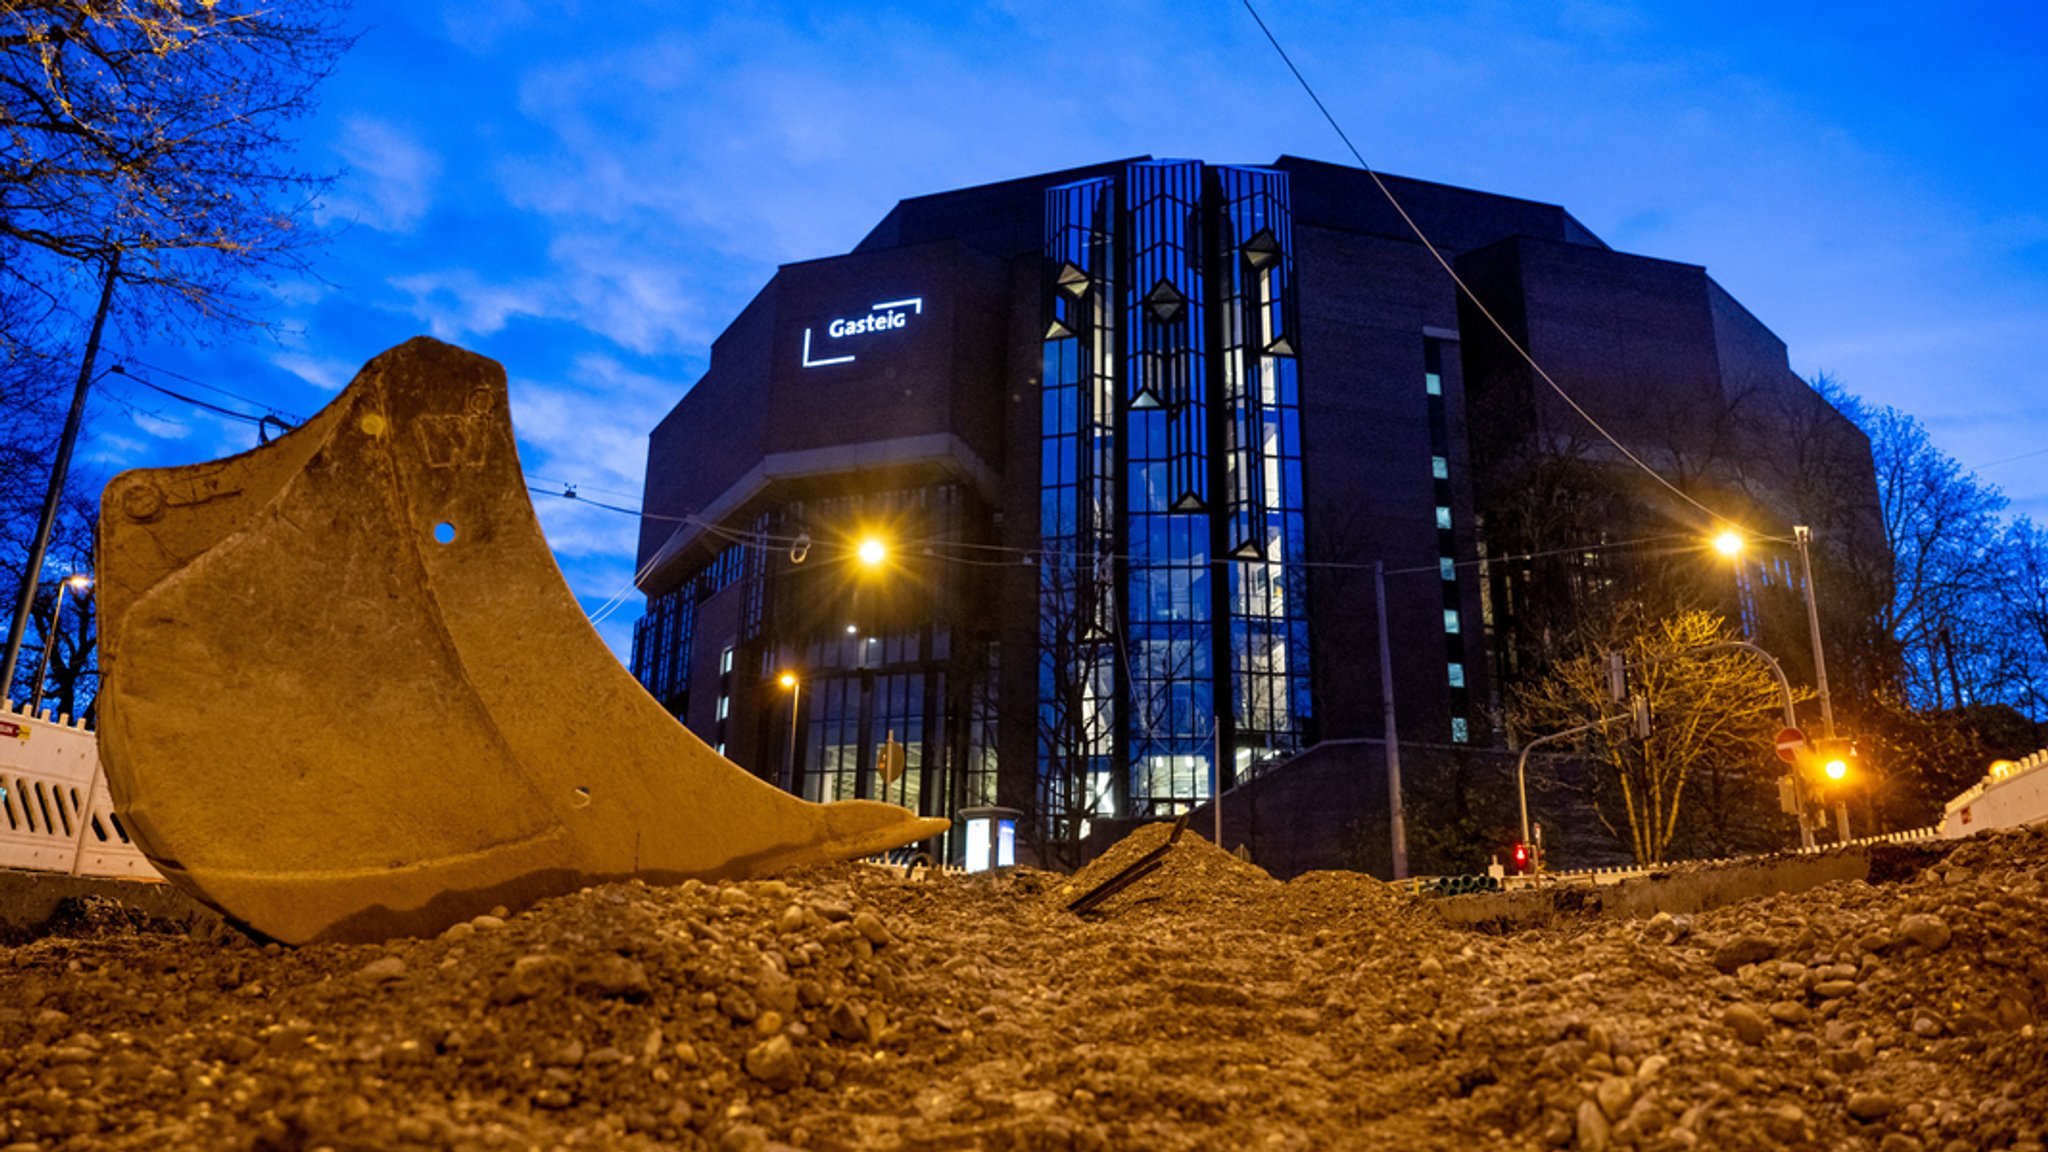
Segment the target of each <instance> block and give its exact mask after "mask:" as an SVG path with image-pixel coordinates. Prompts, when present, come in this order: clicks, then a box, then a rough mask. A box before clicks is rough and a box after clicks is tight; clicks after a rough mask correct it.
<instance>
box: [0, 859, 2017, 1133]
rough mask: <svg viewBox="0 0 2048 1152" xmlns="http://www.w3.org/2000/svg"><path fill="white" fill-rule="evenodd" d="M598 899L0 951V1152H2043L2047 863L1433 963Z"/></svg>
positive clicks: (1234, 939)
mask: <svg viewBox="0 0 2048 1152" xmlns="http://www.w3.org/2000/svg"><path fill="white" fill-rule="evenodd" d="M1163 835H1164V832H1163V830H1161V829H1157V828H1147V829H1142V830H1140V831H1139V832H1137V833H1135V834H1133V835H1132V836H1131V837H1130V838H1129V839H1127V840H1126V841H1124V842H1123V843H1122V844H1119V845H1117V846H1116V847H1115V848H1113V849H1112V850H1111V852H1110V853H1109V854H1108V855H1107V856H1105V857H1104V858H1103V859H1102V860H1099V861H1097V862H1096V863H1095V864H1094V865H1091V866H1090V868H1088V869H1087V870H1084V872H1083V873H1081V874H1079V875H1077V876H1074V877H1060V876H1053V875H1049V874H1045V873H1037V872H1030V871H1017V872H1012V873H1008V874H1004V875H984V876H977V877H966V878H962V877H929V876H925V875H923V874H921V875H920V878H919V879H916V880H906V879H904V878H902V877H901V876H900V875H898V874H897V873H895V872H892V871H887V870H883V869H878V868H872V867H868V866H860V865H846V866H840V867H835V868H829V869H821V870H815V871H811V872H806V873H802V874H798V875H792V876H788V877H785V878H783V879H781V880H770V881H755V882H746V883H730V884H700V883H687V884H683V885H680V886H677V887H671V888H656V887H648V886H645V885H642V884H639V883H625V884H614V885H606V886H603V887H597V888H591V889H586V890H584V891H582V892H579V893H576V894H574V895H570V896H566V897H562V898H559V899H555V900H550V901H546V902H543V903H542V904H540V905H537V906H535V907H533V908H530V909H525V910H520V911H518V912H517V913H516V914H515V913H514V912H512V911H510V910H504V911H503V914H494V915H491V916H484V917H478V918H477V919H476V920H475V921H473V922H470V923H466V924H461V925H457V926H456V927H454V928H451V929H449V930H448V931H447V932H444V933H442V934H441V935H440V936H438V937H435V938H433V939H422V940H396V941H392V942H390V943H388V944H385V945H382V946H359V945H357V946H350V945H320V946H312V947H306V948H300V949H295V950H286V949H280V948H278V947H276V946H274V945H272V946H264V945H258V944H255V943H252V942H250V941H247V940H244V939H241V938H239V937H232V936H231V937H227V938H224V939H215V940H200V939H194V938H189V937H186V936H183V935H178V934H173V933H170V932H165V931H161V930H155V929H152V927H151V925H149V924H146V923H137V922H135V921H134V920H133V918H125V917H121V916H117V915H103V916H86V917H81V918H74V920H73V921H71V922H68V927H66V928H65V929H64V934H57V935H49V936H45V937H44V938H42V939H38V940H34V941H30V942H28V943H25V944H21V945H18V946H15V947H11V948H4V949H0V1149H5V1150H6V1152H29V1150H51V1152H54V1150H56V1149H99V1148H133V1149H145V1148H146V1149H167V1148H168V1149H177V1148H204V1149H234V1150H240V1149H247V1150H252V1152H285V1150H312V1149H321V1148H330V1149H335V1150H337V1152H342V1150H350V1149H522V1150H523V1149H528V1148H543V1149H553V1148H570V1149H574V1148H624V1149H651V1148H682V1149H707V1150H717V1152H780V1150H783V1149H789V1148H799V1149H825V1150H833V1149H847V1150H851V1149H893V1150H902V1152H927V1150H929V1152H937V1150H941V1149H974V1148H981V1149H990V1150H995V1149H1073V1150H1093V1149H1101V1150H1109V1149H1134V1148H1145V1149H1190V1150H1192V1149H1213V1148H1233V1149H1237V1148H1248V1149H1273V1150H1290V1149H1304V1150H1305V1149H1327V1148H1374V1147H1398V1148H1442V1149H1453V1148H1503V1149H1505V1148H1517V1149H1520V1148H1580V1149H1608V1148H1642V1149H1691V1148H1765V1147H1777V1146H1784V1145H1797V1146H1809V1147H1828V1148H1844V1149H1869V1150H1874V1152H1910V1150H1912V1149H1938V1150H1943V1152H1951V1150H1955V1149H1978V1148H2007V1149H2014V1150H2017V1152H2043V1141H2044V1137H2048V1035H2044V1033H2043V1029H2044V1028H2048V1020H2044V1019H2043V1016H2044V1012H2048V831H2021V832H2010V833H2002V834H1997V835H1993V836H1989V837H1980V838H1978V839H1974V840H1971V841H1967V842H1965V843H1963V844H1962V845H1961V846H1960V847H1958V848H1956V849H1955V850H1954V851H1952V852H1950V853H1948V854H1947V855H1946V856H1945V857H1944V856H1941V855H1939V854H1931V855H1930V857H1929V862H1928V863H1927V864H1925V866H1923V867H1919V868H1917V869H1902V870H1901V873H1902V874H1901V876H1900V877H1899V878H1898V879H1897V880H1896V881H1894V882H1890V883H1884V884H1874V885H1873V884H1865V883H1860V882H1859V883H1838V884H1833V885H1829V886H1827V887H1824V888H1819V889H1815V890H1813V891H1809V892H1804V893H1800V894H1798V895H1796V896H1776V897H1770V898H1766V899H1759V900H1753V901H1749V902H1746V903H1742V904H1738V905H1734V906H1730V907H1726V908H1722V909H1718V910H1715V911H1712V912H1706V913H1702V914H1699V915H1696V916H1691V917H1659V918H1657V919H1655V920H1650V921H1644V922H1641V923H1629V922H1613V921H1598V920H1570V919H1567V920H1561V921H1559V922H1558V923H1556V924H1554V925H1553V926H1551V927H1548V928H1545V929H1542V930H1540V931H1524V932H1519V933H1516V934H1513V935H1506V936H1494V935H1481V934H1476V933H1470V932H1463V931H1457V930H1453V929H1451V928H1448V927H1446V926H1445V925H1444V924H1443V923H1442V922H1441V921H1440V920H1438V919H1437V918H1436V917H1435V916H1434V915H1433V913H1432V912H1431V911H1430V910H1429V908H1428V906H1427V904H1424V903H1418V902H1416V901H1413V900H1411V899H1409V898H1407V897H1405V896H1402V895H1400V894H1399V893H1397V892H1395V891H1394V890H1392V889H1391V888H1389V887H1387V886H1385V885H1382V884H1379V883H1377V882H1375V881H1373V880H1371V879H1370V878H1367V877H1364V876H1359V875H1354V874H1345V873H1315V874H1311V875H1308V876H1304V877H1301V878H1300V879H1297V880H1295V881H1293V882H1290V883H1286V884H1282V883H1279V882H1277V881H1275V880H1273V879H1272V878H1270V877H1269V876H1267V875H1266V874H1265V873H1264V872H1261V871H1260V870H1258V869H1257V868H1255V867H1252V866H1251V865H1249V864H1246V863H1244V862H1242V861H1240V860H1238V859H1237V858H1235V857H1233V856H1230V855H1228V854H1225V853H1222V852H1219V851H1216V850H1215V849H1213V848H1212V847H1210V846H1209V845H1208V844H1206V843H1205V842H1202V841H1200V840H1199V839H1197V838H1195V837H1192V836H1189V837H1184V838H1183V839H1182V841H1181V843H1180V844H1179V845H1178V846H1177V847H1175V848H1174V849H1173V850H1172V851H1171V852H1170V853H1169V854H1168V855H1167V857H1166V859H1165V862H1164V865H1163V866H1162V867H1161V868H1160V869H1159V870H1158V871H1157V872H1155V873H1154V874H1152V875H1151V876H1149V877H1146V878H1145V879H1143V880H1141V881H1139V882H1138V883H1137V884H1135V885H1134V886H1132V887H1131V888H1130V889H1128V890H1127V891H1125V892H1124V893H1122V894H1120V895H1118V896H1116V897H1114V898H1112V899H1111V900H1110V901H1109V902H1108V903H1107V904H1106V905H1104V907H1103V908H1102V909H1101V910H1100V912H1099V913H1097V914H1093V915H1090V916H1088V917H1076V916H1074V915H1072V914H1070V913H1068V912H1067V911H1065V905H1066V903H1067V902H1068V901H1069V900H1071V899H1072V898H1073V897H1074V896H1075V895H1078V894H1079V893H1080V892H1081V891H1084V890H1086V888H1088V887H1089V886H1091V885H1092V884H1093V883H1094V882H1096V881H1098V880H1100V879H1101V878H1102V877H1104V876H1106V875H1108V874H1109V873H1111V872H1113V871H1114V870H1115V869H1116V868H1118V867H1120V866H1121V865H1122V864H1124V863H1127V862H1129V861H1130V860H1132V859H1135V858H1136V857H1137V856H1139V855H1141V854H1143V853H1144V852H1145V851H1147V850H1148V849H1150V848H1151V847H1153V846H1154V845H1156V844H1157V843H1158V841H1159V839H1160V838H1161V837H1162V836H1163Z"/></svg>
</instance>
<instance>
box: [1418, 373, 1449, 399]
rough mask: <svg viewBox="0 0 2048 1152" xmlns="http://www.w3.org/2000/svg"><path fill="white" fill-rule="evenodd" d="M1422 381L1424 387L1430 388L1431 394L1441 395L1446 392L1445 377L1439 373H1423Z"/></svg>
mask: <svg viewBox="0 0 2048 1152" xmlns="http://www.w3.org/2000/svg"><path fill="white" fill-rule="evenodd" d="M1422 383H1423V386H1424V387H1426V388H1428V389H1429V394H1430V395H1431V396H1441V395H1443V394H1444V378H1443V377H1441V376H1439V375H1437V374H1436V373H1434V372H1425V373H1423V374H1422Z"/></svg>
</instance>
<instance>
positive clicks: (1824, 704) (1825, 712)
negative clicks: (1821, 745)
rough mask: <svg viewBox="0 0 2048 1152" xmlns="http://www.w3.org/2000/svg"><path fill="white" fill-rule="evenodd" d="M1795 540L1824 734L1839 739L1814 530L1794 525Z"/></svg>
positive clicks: (1793, 537)
mask: <svg viewBox="0 0 2048 1152" xmlns="http://www.w3.org/2000/svg"><path fill="white" fill-rule="evenodd" d="M1792 539H1793V540H1795V541H1797V542H1798V544H1799V577H1800V579H1799V582H1800V583H1801V584H1803V585H1805V587H1806V630H1807V632H1808V633H1809V634H1810V635H1811V636H1812V637H1813V686H1814V690H1815V691H1817V692H1819V693H1820V723H1821V735H1822V736H1823V737H1824V738H1825V739H1828V740H1833V739H1834V738H1835V705H1834V701H1833V699H1832V698H1831V697H1830V696H1829V695H1828V662H1827V657H1826V656H1824V655H1822V654H1821V648H1820V609H1818V608H1816V607H1815V606H1814V602H1813V557H1812V556H1810V555H1808V554H1807V545H1808V543H1809V542H1811V541H1812V539H1813V529H1811V528H1809V527H1807V526H1806V525H1804V524H1795V525H1793V526H1792Z"/></svg>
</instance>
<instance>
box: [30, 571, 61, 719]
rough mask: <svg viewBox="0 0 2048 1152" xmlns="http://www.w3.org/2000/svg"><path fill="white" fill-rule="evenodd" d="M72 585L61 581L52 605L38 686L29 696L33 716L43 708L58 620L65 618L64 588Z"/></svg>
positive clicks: (38, 673)
mask: <svg viewBox="0 0 2048 1152" xmlns="http://www.w3.org/2000/svg"><path fill="white" fill-rule="evenodd" d="M70 586H71V582H70V581H69V580H65V581H62V582H60V583H59V584H58V585H57V599H56V601H55V602H54V603H52V604H51V605H50V627H49V629H48V630H47V631H45V632H44V633H43V659H42V663H41V664H39V665H38V666H37V667H36V686H35V688H34V689H32V690H31V691H30V692H29V697H28V714H29V715H31V716H34V715H36V714H37V713H39V712H41V711H42V710H43V683H44V682H45V681H46V680H48V679H49V678H50V653H51V652H53V651H55V650H56V648H57V622H58V621H59V620H62V619H63V618H64V589H66V588H69V587H70Z"/></svg>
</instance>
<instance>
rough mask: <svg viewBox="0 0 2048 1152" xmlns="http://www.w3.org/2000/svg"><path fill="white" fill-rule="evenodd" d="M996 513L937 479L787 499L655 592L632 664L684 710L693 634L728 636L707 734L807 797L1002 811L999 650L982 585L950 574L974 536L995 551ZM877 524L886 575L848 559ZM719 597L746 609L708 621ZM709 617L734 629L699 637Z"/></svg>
mask: <svg viewBox="0 0 2048 1152" xmlns="http://www.w3.org/2000/svg"><path fill="white" fill-rule="evenodd" d="M991 519H992V518H991V517H990V516H989V514H988V511H987V510H986V509H985V508H983V507H982V506H981V505H980V503H979V501H978V500H977V499H976V498H975V497H974V496H973V495H971V494H970V493H969V492H968V491H967V490H966V489H965V488H964V487H962V486H960V485H957V484H934V485H929V486H925V487H919V488H907V489H898V490H890V491H882V492H868V493H860V494H847V495H838V496H832V497H829V498H825V499H817V500H809V501H794V502H789V503H785V504H783V505H781V506H779V507H777V508H775V509H773V510H771V511H768V512H764V513H762V514H761V515H760V516H758V517H756V518H755V519H754V520H753V521H752V523H751V525H750V527H749V528H748V529H747V530H746V531H744V532H737V533H735V532H720V533H715V534H714V535H715V536H723V537H725V538H727V539H733V538H734V537H737V542H735V543H732V544H730V545H728V546H727V547H725V548H724V549H722V550H721V551H720V552H718V553H717V555H716V556H715V557H714V558H713V559H712V560H711V561H710V562H709V563H708V564H706V565H705V566H704V567H703V568H702V569H700V570H699V571H698V572H696V573H695V574H693V575H692V576H690V577H689V578H687V579H685V580H684V581H683V583H682V584H681V586H680V587H678V588H677V589H676V590H675V591H674V592H672V593H669V594H667V595H664V596H659V597H656V598H654V599H653V600H652V601H651V602H650V604H649V607H648V613H647V615H646V616H645V617H643V619H642V620H641V622H640V625H639V626H638V628H637V630H636V632H635V635H634V649H633V651H634V656H633V670H634V674H635V675H636V676H637V677H638V678H639V679H640V681H641V682H642V683H643V684H644V685H646V686H647V688H648V690H649V691H650V692H652V693H653V694H654V695H655V696H656V698H657V699H660V700H661V701H662V702H663V704H664V706H666V707H668V708H669V709H670V711H671V712H674V713H675V714H676V715H678V716H687V715H688V714H689V700H690V694H691V689H692V685H691V684H690V674H689V669H690V662H691V650H692V648H693V646H694V645H695V643H696V641H698V640H699V639H701V640H703V642H704V643H707V644H709V643H718V644H720V645H721V647H720V649H719V656H718V661H717V665H716V669H715V671H716V683H715V684H711V685H704V686H701V687H700V690H701V691H705V692H716V694H717V695H716V700H715V707H714V708H713V709H712V712H713V715H712V716H711V717H710V722H711V724H712V726H713V727H712V730H711V731H710V732H709V733H708V736H709V737H710V740H711V742H712V744H713V745H714V747H716V748H717V750H718V751H719V752H720V753H721V754H724V753H726V752H727V750H728V748H730V749H732V751H733V753H734V754H735V755H738V756H740V757H742V758H743V759H744V760H745V761H746V762H748V763H749V766H750V767H751V768H752V769H753V770H754V771H755V773H756V774H757V775H761V776H763V777H764V778H767V779H770V780H775V781H782V780H784V779H785V778H787V779H789V780H791V782H792V784H793V788H792V790H793V791H795V792H796V793H797V794H799V795H801V796H803V797H804V798H806V799H809V800H819V801H829V800H847V799H875V800H887V801H889V802H891V803H895V804H901V805H903V806H904V807H907V808H909V809H911V810H912V811H916V812H919V813H922V814H925V815H938V816H948V817H951V816H954V815H956V814H957V812H958V810H959V809H960V808H962V807H965V806H970V805H976V804H991V803H994V802H995V799H996V776H997V756H996V727H995V704H994V685H993V677H994V675H995V673H996V671H997V668H998V664H997V654H996V646H995V644H994V642H993V640H992V639H991V638H990V636H989V634H988V632H987V629H986V628H985V627H983V626H982V621H983V620H984V619H985V616H986V612H985V608H984V606H982V605H981V604H979V602H978V601H977V599H976V597H977V596H978V595H979V592H978V587H979V586H978V585H975V584H973V583H971V582H964V581H960V580H958V579H953V578H949V576H950V574H949V573H947V572H945V571H941V570H940V567H941V566H942V565H943V564H944V563H945V557H947V556H949V555H954V554H957V553H959V552H960V550H961V548H962V547H963V546H964V547H966V548H970V549H971V548H973V547H978V546H985V545H986V543H987V541H986V540H984V539H982V538H981V535H980V533H982V532H984V531H985V530H986V529H985V526H986V525H987V524H988V523H989V522H990V521H991ZM870 532H871V533H873V534H875V535H878V536H880V537H882V538H884V539H886V540H888V541H889V542H890V557H889V559H888V561H887V562H886V563H885V564H884V565H883V567H882V569H881V570H879V571H870V570H867V569H866V568H865V567H864V566H863V565H861V564H859V563H858V562H857V561H855V560H854V559H853V556H852V553H853V547H852V545H853V542H854V539H855V537H856V536H857V535H861V534H866V533H870ZM799 534H801V535H804V536H808V537H810V538H811V539H813V540H814V541H818V542H819V543H818V544H816V545H814V546H813V547H811V548H809V549H808V550H806V554H805V558H804V559H803V560H798V559H797V558H796V557H797V554H798V550H794V549H793V548H792V546H791V543H790V541H791V540H793V539H795V538H796V537H797V536H798V535H799ZM735 586H737V587H735ZM721 594H729V595H735V596H737V597H738V598H739V599H738V602H737V605H736V607H727V608H725V609H723V610H721V612H720V613H718V614H712V613H711V612H710V608H709V607H707V603H708V602H710V601H711V600H713V598H714V597H717V596H719V595H721ZM713 618H716V619H722V620H724V621H727V622H728V624H727V627H729V628H733V629H735V630H736V633H737V634H736V635H731V636H716V637H713V636H704V637H698V636H696V635H695V633H696V632H697V630H698V629H699V627H700V626H704V627H708V626H709V625H704V624H703V621H704V620H706V619H713ZM734 620H737V624H736V625H734V624H732V623H731V622H732V621H734ZM783 673H789V674H791V675H792V676H793V677H794V678H795V680H796V684H797V687H796V690H795V691H794V692H793V693H792V692H791V691H789V690H787V689H785V688H784V687H783V686H782V685H781V684H780V683H779V679H780V677H781V676H782V674H783ZM748 701H751V702H752V707H751V710H750V711H749V710H747V708H746V702H748ZM792 711H794V713H795V714H794V715H792ZM792 733H794V737H795V741H794V747H792V745H791V736H792ZM743 739H744V740H745V742H744V743H742V742H741V741H742V740H743ZM891 746H895V747H899V748H900V749H901V752H900V758H897V757H892V756H890V755H888V754H887V750H888V748H889V747H891ZM898 764H900V766H901V770H900V771H897V770H896V766H897V765H898ZM785 773H791V774H792V775H790V776H788V777H785ZM955 855H957V851H956V852H955Z"/></svg>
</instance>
